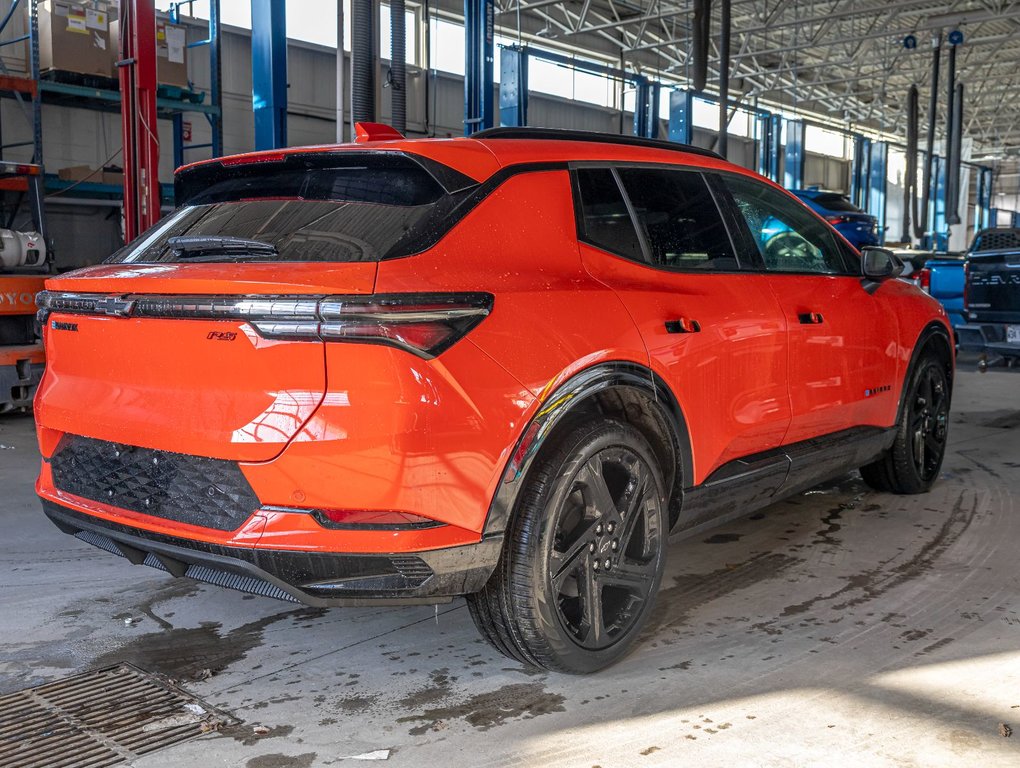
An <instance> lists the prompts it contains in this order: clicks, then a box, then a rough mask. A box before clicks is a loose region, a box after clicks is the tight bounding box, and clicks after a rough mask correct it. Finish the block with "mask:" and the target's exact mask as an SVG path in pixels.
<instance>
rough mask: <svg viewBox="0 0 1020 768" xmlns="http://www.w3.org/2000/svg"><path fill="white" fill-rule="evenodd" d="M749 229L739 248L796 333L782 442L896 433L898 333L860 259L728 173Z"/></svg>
mask: <svg viewBox="0 0 1020 768" xmlns="http://www.w3.org/2000/svg"><path fill="white" fill-rule="evenodd" d="M720 176H721V179H722V184H723V185H724V187H725V188H726V190H728V192H729V193H730V196H731V199H732V201H733V203H734V204H735V206H736V209H737V211H738V212H739V216H740V218H741V220H742V223H743V225H744V228H743V235H744V236H745V237H746V238H747V239H746V241H745V244H744V245H743V246H742V249H743V250H745V251H753V252H756V253H758V254H759V255H760V256H761V259H762V261H763V262H764V268H765V274H766V275H767V283H768V286H769V288H770V289H771V291H772V293H773V294H774V295H775V297H776V298H777V299H778V301H779V304H780V306H781V307H782V311H783V313H784V314H785V317H786V324H787V327H788V328H789V355H790V357H789V376H790V400H791V403H792V409H793V413H792V421H791V424H790V430H789V432H788V433H787V435H786V438H785V439H784V443H786V444H789V443H796V442H799V441H801V440H808V439H810V438H813V437H818V436H820V435H825V434H829V433H833V432H838V431H840V430H844V429H849V428H851V427H856V426H864V425H872V426H890V425H891V424H892V423H893V421H894V420H895V413H896V406H897V402H898V398H899V392H898V391H896V388H895V387H894V384H895V382H896V381H898V378H897V370H898V365H899V362H898V355H899V332H898V326H897V324H896V316H895V313H894V311H893V309H892V307H890V305H889V302H888V300H887V299H886V293H887V292H884V291H881V290H878V291H875V292H873V293H869V292H868V291H866V290H865V289H864V286H863V284H862V282H861V277H860V265H859V258H858V257H857V255H856V253H855V252H853V251H852V250H851V249H850V248H849V247H847V246H846V245H845V244H844V243H842V242H841V241H840V240H839V238H838V237H837V236H836V235H835V234H834V233H833V232H832V231H831V230H830V229H829V228H828V227H826V226H825V224H823V223H822V222H821V221H819V220H818V218H817V217H816V216H814V215H813V214H812V213H811V212H810V211H809V210H807V208H805V206H804V205H802V204H801V203H800V202H798V201H797V200H795V199H793V198H791V197H790V196H788V195H786V194H784V193H782V192H780V191H779V190H776V189H773V188H772V187H770V186H768V185H767V184H765V183H763V182H760V181H757V180H755V179H752V178H749V177H746V176H738V175H736V174H721V175H720Z"/></svg>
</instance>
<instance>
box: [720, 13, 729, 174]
mask: <svg viewBox="0 0 1020 768" xmlns="http://www.w3.org/2000/svg"><path fill="white" fill-rule="evenodd" d="M719 14H720V19H721V21H720V24H719V146H718V152H719V154H720V155H722V156H723V157H726V150H727V149H728V147H727V140H728V138H729V136H728V128H729V122H730V120H729V109H730V103H729V102H730V32H731V30H730V0H722V3H721V5H720V6H719Z"/></svg>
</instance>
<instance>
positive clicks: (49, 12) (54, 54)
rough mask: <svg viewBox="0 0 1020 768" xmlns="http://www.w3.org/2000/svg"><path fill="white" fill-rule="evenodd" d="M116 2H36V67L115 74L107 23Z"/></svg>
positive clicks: (114, 48) (113, 16) (114, 54)
mask: <svg viewBox="0 0 1020 768" xmlns="http://www.w3.org/2000/svg"><path fill="white" fill-rule="evenodd" d="M116 16H117V5H116V4H115V3H108V2H105V1H104V0H44V1H43V2H41V3H39V69H40V70H41V71H43V72H49V71H52V70H60V71H64V72H76V73H78V74H82V75H97V76H99V77H116V76H117V73H116V67H115V66H114V63H115V62H116V59H117V43H116V41H115V40H114V38H113V35H112V34H111V31H110V25H111V24H112V23H113V22H114V21H115V19H116Z"/></svg>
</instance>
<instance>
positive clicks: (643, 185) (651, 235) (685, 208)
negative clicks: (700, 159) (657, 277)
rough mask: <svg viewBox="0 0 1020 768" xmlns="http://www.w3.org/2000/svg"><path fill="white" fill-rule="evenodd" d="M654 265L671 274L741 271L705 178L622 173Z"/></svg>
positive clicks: (661, 171)
mask: <svg viewBox="0 0 1020 768" xmlns="http://www.w3.org/2000/svg"><path fill="white" fill-rule="evenodd" d="M618 173H619V175H620V181H621V182H622V183H623V187H624V189H625V190H626V192H627V195H628V196H629V198H630V202H631V206H632V207H633V209H634V216H635V218H636V219H637V226H638V230H639V231H640V232H641V234H642V235H643V236H644V239H645V242H646V243H647V246H648V251H649V254H650V256H651V260H652V263H653V264H654V265H656V266H659V267H667V268H671V269H698V270H724V271H731V270H736V269H738V268H739V265H738V262H737V258H736V256H735V254H734V252H733V246H732V244H731V243H730V238H729V234H728V233H727V231H726V225H725V224H723V220H722V217H721V215H720V214H719V208H718V207H717V206H716V203H715V199H714V198H713V196H712V192H711V190H709V188H708V184H707V183H706V182H705V178H704V176H702V175H701V174H700V173H697V172H694V171H686V170H674V169H669V168H620V169H619V170H618Z"/></svg>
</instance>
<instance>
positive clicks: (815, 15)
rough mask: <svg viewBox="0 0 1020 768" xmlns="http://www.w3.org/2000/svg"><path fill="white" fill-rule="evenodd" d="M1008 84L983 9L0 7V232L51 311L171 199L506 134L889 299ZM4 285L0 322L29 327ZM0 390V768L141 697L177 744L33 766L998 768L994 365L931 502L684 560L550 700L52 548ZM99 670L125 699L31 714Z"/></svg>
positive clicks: (17, 406) (406, 634) (872, 501)
mask: <svg viewBox="0 0 1020 768" xmlns="http://www.w3.org/2000/svg"><path fill="white" fill-rule="evenodd" d="M147 24H148V26H146V25H147ZM79 26H80V29H79V28H78V27H79ZM121 36H123V39H120V37H121ZM82 40H84V41H85V43H84V44H82V46H79V43H81V42H82ZM338 41H339V45H338ZM338 52H339V53H338ZM146 56H148V58H147V59H146ZM128 59H130V60H131V61H136V60H137V61H138V62H143V61H147V62H148V64H146V67H147V69H146V68H145V67H142V66H141V64H139V65H138V66H137V67H134V66H123V64H124V62H125V61H127V60H128ZM1018 65H1020V6H1018V5H1017V4H1015V3H1011V2H1008V0H956V1H953V0H945V1H944V2H938V0H934V1H933V0H923V1H918V0H884V1H878V0H850V1H849V2H848V1H846V0H843V1H841V2H837V1H835V0H805V1H801V0H797V1H795V2H791V1H790V0H714V2H706V1H705V0H623V1H621V0H496V1H495V2H493V1H492V0H464V2H463V3H460V2H455V1H453V0H426V2H424V3H418V2H411V1H410V0H391V2H386V3H384V2H379V0H289V1H287V2H285V1H284V0H194V1H193V2H192V0H185V1H184V2H167V0H156V1H155V3H154V2H153V0H120V2H119V3H118V2H102V1H101V0H47V1H46V2H43V1H42V0H0V97H2V98H0V196H2V197H0V199H2V201H3V214H4V219H3V222H2V224H3V227H4V228H5V229H8V230H12V231H14V232H23V233H38V236H39V238H40V240H41V241H42V242H44V243H45V245H46V248H45V251H46V256H47V259H48V264H47V269H48V270H50V272H49V273H50V274H52V273H62V272H66V271H68V270H71V269H75V268H78V267H83V266H88V265H92V264H97V263H99V262H101V261H102V260H104V259H105V258H106V257H107V256H108V255H110V254H111V253H112V252H114V251H115V250H117V249H118V248H120V247H121V246H122V245H123V244H124V243H125V242H130V241H131V240H132V239H134V238H135V237H136V236H137V235H138V234H139V233H140V232H142V231H144V230H145V229H147V228H148V227H149V226H150V225H152V224H153V223H155V222H156V221H157V220H158V219H159V218H160V216H161V215H162V214H166V213H168V212H169V211H171V210H172V209H173V207H174V189H173V175H174V170H175V168H177V167H179V166H181V165H183V164H185V163H189V162H193V161H196V160H202V159H206V158H209V157H217V156H220V155H227V154H235V153H241V152H248V151H252V150H256V149H258V150H262V149H274V148H279V147H287V146H300V145H313V144H332V143H338V142H346V141H350V140H351V139H352V126H353V124H354V123H357V122H380V123H385V124H388V125H392V126H394V127H395V128H396V129H397V130H399V131H400V132H401V133H403V134H405V135H406V136H408V137H425V136H429V137H440V138H442V137H456V136H469V135H471V134H472V133H475V132H477V131H480V130H484V129H486V128H491V127H494V126H530V127H545V128H565V129H576V130H588V131H599V132H606V133H616V134H626V135H636V136H642V137H646V138H658V139H664V140H669V141H673V142H679V143H686V144H693V145H696V146H699V147H703V148H707V149H712V150H714V151H716V152H719V153H720V154H723V155H724V156H725V157H726V158H727V159H729V160H730V161H732V162H734V163H737V164H738V165H741V166H743V167H746V168H749V169H753V170H755V171H757V172H759V173H761V174H762V175H764V176H766V177H768V178H771V179H772V180H774V181H776V182H778V183H780V184H781V185H783V186H784V187H786V188H787V189H810V188H813V187H814V188H818V189H820V190H827V191H833V192H836V193H839V194H840V195H842V196H845V197H846V198H847V199H848V200H849V201H850V202H851V203H853V204H854V205H855V206H857V208H859V209H861V210H862V211H864V212H865V213H867V214H870V215H871V216H873V217H874V220H875V227H876V232H877V237H878V240H879V242H880V243H882V244H884V245H886V246H887V247H890V248H894V249H896V250H897V252H899V253H903V254H906V257H907V258H908V260H909V261H911V262H912V263H915V264H916V265H917V266H918V268H919V267H920V265H921V264H922V263H923V258H924V257H926V256H930V255H932V254H936V255H939V256H946V255H949V256H951V257H952V256H953V255H954V254H961V253H962V252H963V251H965V250H966V249H967V247H968V244H969V243H970V242H971V240H972V239H973V237H974V235H975V233H976V232H977V231H979V230H981V229H984V228H987V227H993V226H1020V102H1018V101H1017V99H1016V98H1015V92H1016V89H1017V88H1020V66H1018ZM143 70H144V72H143ZM122 107H123V109H122ZM152 123H155V126H156V130H152V129H151V126H152ZM125 148H126V149H127V150H128V151H127V152H125ZM125 156H131V157H135V158H137V160H136V162H133V163H131V162H125V159H124V158H125ZM915 255H916V256H917V257H918V258H914V256H915ZM918 259H920V261H919V260H918ZM3 265H4V262H3V260H2V259H0V296H3V297H6V301H7V302H8V303H9V305H11V307H13V306H14V305H17V304H18V303H19V301H20V296H22V295H26V294H27V295H32V294H33V293H34V292H35V291H37V290H41V288H42V282H43V280H44V279H45V274H43V273H42V272H41V271H40V270H39V269H37V268H36V269H20V270H19V269H9V270H6V271H5V269H4V266H3ZM30 266H32V265H30ZM28 303H29V304H30V302H28ZM22 304H26V302H22ZM4 306H5V305H4V303H3V301H0V316H2V315H3V313H4ZM22 310H23V311H24V312H26V313H27V314H26V317H28V316H30V315H31V313H32V312H34V307H32V306H29V308H28V309H27V310H26V309H25V308H24V307H22ZM11 311H13V310H11ZM3 352H4V338H3V337H2V336H0V360H3V359H5V358H3V357H2V354H3ZM25 355H26V356H25V357H24V360H25V361H27V362H25V363H24V365H23V366H21V363H19V366H21V367H19V368H18V371H19V376H20V377H21V378H19V379H18V380H16V381H14V382H13V384H12V386H11V393H10V398H9V402H10V403H11V406H10V407H9V408H6V409H5V408H4V407H3V406H2V405H0V489H2V490H3V500H2V501H0V521H2V523H3V526H4V531H5V535H4V537H3V544H2V545H0V572H2V573H3V575H4V578H3V579H2V581H0V702H3V703H4V704H5V706H4V707H2V708H0V766H7V765H11V766H14V765H21V764H22V763H19V762H5V757H4V755H5V751H4V750H5V747H6V746H9V745H10V744H11V743H13V742H14V740H17V739H20V738H26V737H27V735H28V734H30V733H35V732H37V731H39V729H40V728H45V727H50V726H48V725H46V723H48V722H49V721H45V720H39V719H35V720H33V719H32V718H33V717H35V715H31V716H30V715H27V714H25V713H26V712H29V711H30V710H29V709H26V708H28V707H30V705H31V704H32V703H33V701H34V702H35V703H38V701H41V700H43V699H44V698H45V697H46V696H48V695H50V694H49V693H46V691H48V690H50V689H48V688H47V687H46V686H50V685H57V686H60V685H68V684H70V685H71V686H72V694H70V695H77V696H91V695H95V696H97V702H99V703H97V705H96V706H97V711H100V712H102V713H106V714H105V715H104V716H110V717H112V716H114V715H115V714H117V713H121V714H123V711H124V708H125V706H127V705H126V704H125V702H129V703H130V702H135V703H138V702H142V703H144V702H150V701H153V700H155V699H153V698H152V697H155V698H156V699H158V698H159V696H162V695H169V694H167V691H171V690H172V691H173V692H174V695H179V696H183V697H184V698H183V699H182V701H186V702H191V703H190V704H189V705H188V706H190V707H192V709H187V710H183V711H185V712H186V713H190V717H189V716H188V714H185V715H181V716H180V717H181V718H182V719H181V720H180V722H178V723H177V724H176V726H175V728H176V730H174V734H175V736H174V737H173V738H168V739H166V740H165V742H160V741H159V740H158V739H156V738H152V739H149V738H147V736H146V734H147V733H149V732H147V731H144V728H142V727H140V729H139V737H138V739H137V741H136V743H137V744H138V745H139V746H138V748H137V749H136V750H135V751H132V750H131V749H128V748H125V747H123V746H118V747H117V748H116V749H112V748H110V746H109V744H105V745H104V743H103V742H102V740H97V739H96V738H94V737H93V736H91V735H90V736H89V739H91V740H89V739H85V740H84V741H82V743H81V744H77V743H71V742H68V743H67V744H66V745H65V750H66V751H65V753H64V755H63V757H62V758H60V759H59V760H58V759H57V758H46V762H45V764H47V765H116V764H129V765H134V766H139V767H140V768H141V767H147V766H164V765H165V766H176V765H198V766H205V765H210V766H211V765H217V766H219V765H222V766H244V767H245V768H285V767H287V766H293V767H294V768H309V767H310V766H320V765H321V766H325V765H340V764H345V763H348V762H352V761H359V762H360V761H365V760H378V761H386V762H387V764H392V765H397V766H404V765H406V766H434V765H448V764H449V763H450V762H451V760H453V761H454V764H457V765H472V766H475V765H477V766H488V765H492V766H496V765H500V766H503V765H507V766H509V765H520V766H537V765H549V766H602V768H610V766H631V765H634V766H638V765H641V766H658V765H663V766H665V765H669V766H672V765H696V766H715V765H720V766H721V765H738V766H739V765H764V766H787V765H788V766H809V765H819V766H825V765H845V764H851V763H852V764H856V765H867V766H872V765H873V766H885V765H897V766H909V765H954V766H955V765H959V766H971V765H976V764H983V765H987V766H1011V765H1017V764H1020V740H1018V737H1017V736H1014V735H1013V729H1014V728H1015V727H1017V726H1018V725H1020V650H1018V648H1020V644H1018V638H1020V599H1018V594H1020V570H1018V569H1017V566H1016V562H1017V558H1016V540H1014V539H1013V537H1014V536H1018V537H1020V522H1018V519H1017V511H1018V510H1017V504H1016V493H1017V491H1018V489H1020V388H1018V381H1020V380H1018V379H1017V378H1016V371H1015V369H1014V368H1012V367H1006V366H1004V365H1003V366H1000V365H996V364H995V363H996V362H997V361H995V360H989V359H985V358H979V357H978V356H976V355H974V354H961V355H959V357H958V359H957V374H956V384H955V388H954V395H953V410H952V413H951V428H950V437H949V449H948V454H947V456H946V460H945V463H944V465H943V468H942V474H941V476H940V479H939V481H938V482H937V484H936V485H935V487H934V489H933V490H932V491H931V492H929V493H927V494H922V495H918V496H894V495H890V494H881V493H878V492H875V491H872V490H870V489H868V488H867V487H866V486H865V485H864V483H863V482H862V481H861V479H860V477H859V476H858V475H856V474H850V475H847V476H845V477H844V478H842V479H840V480H839V481H838V482H835V483H827V484H825V485H823V486H820V487H818V488H815V489H812V490H810V491H808V492H806V493H804V494H802V495H800V496H798V497H796V498H794V499H791V500H788V501H785V502H782V503H779V504H776V505H773V506H771V507H769V508H767V509H766V510H764V511H762V512H758V513H755V514H754V515H751V516H749V517H745V518H742V519H738V520H735V521H732V522H728V523H725V524H723V525H721V526H717V527H715V528H712V529H705V530H696V531H695V532H694V533H693V534H692V535H689V536H687V537H686V538H684V539H682V540H680V541H677V542H675V543H673V544H672V545H671V548H670V551H669V558H668V565H667V571H666V575H665V578H664V579H663V586H662V589H661V591H660V594H659V598H658V602H657V605H656V609H655V614H654V616H653V619H652V621H651V624H650V626H649V628H648V629H647V630H646V631H645V635H644V637H643V638H642V640H641V641H640V642H639V644H638V645H637V647H636V650H635V651H634V652H633V653H632V654H631V655H630V656H628V657H627V658H626V659H624V660H623V661H622V662H621V663H619V664H616V665H615V666H613V667H612V668H610V669H609V670H606V671H604V672H601V673H599V674H597V675H594V676H590V677H568V676H565V675H556V674H547V673H539V672H536V671H535V670H533V669H529V668H526V667H523V666H520V665H517V664H514V663H512V662H510V661H508V660H507V659H506V658H503V657H502V656H499V655H498V654H497V653H496V652H495V651H493V650H492V649H491V648H490V647H489V646H488V645H486V644H485V643H484V642H483V641H482V640H481V639H479V637H478V636H477V634H476V631H475V629H474V626H473V625H472V623H471V620H470V618H469V616H468V611H467V609H466V607H465V604H464V602H463V601H460V600H456V601H454V602H452V603H449V604H444V605H439V606H436V607H432V606H428V607H422V606H415V607H365V608H344V609H329V610H327V609H312V608H304V607H300V606H297V605H293V604H288V603H283V602H280V601H277V600H273V599H270V598H265V597H259V596H254V595H248V594H243V593H241V592H235V591H231V590H228V589H221V588H218V587H214V586H209V585H204V584H201V583H199V582H195V581H191V580H189V579H174V578H171V577H170V576H169V575H167V574H165V573H160V572H158V571H155V570H152V569H144V568H134V569H130V570H125V569H126V568H127V566H126V564H125V563H124V562H123V560H122V559H120V558H116V557H112V556H110V555H109V554H107V553H105V552H102V551H100V550H98V549H95V548H94V547H91V546H89V545H87V544H85V543H81V542H77V541H75V540H74V539H73V538H70V537H67V536H65V535H63V534H62V533H60V532H59V531H58V530H56V529H55V528H54V527H53V525H52V524H51V523H50V522H49V521H48V520H47V519H46V518H45V517H44V516H43V514H42V513H41V511H40V508H39V503H38V499H37V497H36V495H35V492H34V481H35V477H36V475H37V473H38V469H39V462H40V455H39V450H38V446H37V443H36V437H35V430H34V422H33V418H32V412H31V407H30V404H31V403H30V400H31V395H32V390H33V388H34V384H35V382H36V381H37V380H38V376H39V374H40V373H41V370H42V366H43V364H44V362H43V355H42V351H41V348H40V350H38V351H35V352H32V353H31V355H29V353H27V352H26V353H25ZM5 383H6V380H5V379H3V378H0V384H5ZM0 394H4V395H6V394H7V393H2V392H0ZM2 402H4V401H3V400H0V403H2ZM122 665H129V666H122ZM107 669H116V670H120V671H119V672H118V673H117V674H124V675H128V676H129V679H127V682H123V681H122V682H123V686H122V687H121V688H118V687H116V685H113V686H112V687H110V686H108V687H107V688H103V686H102V685H100V686H99V687H98V688H95V689H87V690H86V689H84V688H82V689H76V688H74V687H73V686H74V685H76V684H77V683H73V682H70V683H69V682H65V681H74V680H76V679H77V678H76V677H75V676H77V675H82V674H87V673H90V672H94V671H97V670H107ZM136 674H137V679H136V677H135V675H136ZM152 681H156V682H152ZM146 685H149V686H152V687H151V689H150V688H145V686H146ZM40 686H41V688H40ZM168 686H169V687H168ZM30 689H31V690H33V691H38V693H34V694H27V693H25V691H28V690H30ZM54 690H55V689H54ZM74 691H78V693H74ZM82 691H85V692H82ZM104 691H105V693H104ZM153 691H154V692H153ZM59 695H65V694H59V692H57V693H53V694H52V696H53V697H58V696H59ZM103 695H106V696H107V698H106V699H102V696H103ZM33 697H35V698H33ZM132 697H135V698H132ZM147 697H148V698H147ZM188 697H192V698H190V699H189V698H188ZM100 699H102V701H100ZM40 717H41V716H40ZM178 726H179V727H178ZM52 727H54V728H55V727H57V724H56V721H53V724H52ZM33 729H35V730H34V731H33ZM86 731H88V729H86ZM98 732H99V730H98V726H96V729H94V730H93V731H88V733H89V734H94V733H98ZM83 738H84V737H83ZM5 740H6V744H5ZM96 744H99V746H96ZM90 749H91V750H92V751H91V752H90V751H89V750H90ZM104 749H105V750H106V751H103V750H104ZM75 750H79V751H75ZM47 754H48V753H47ZM60 760H63V761H64V762H60ZM355 764H356V763H355Z"/></svg>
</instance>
